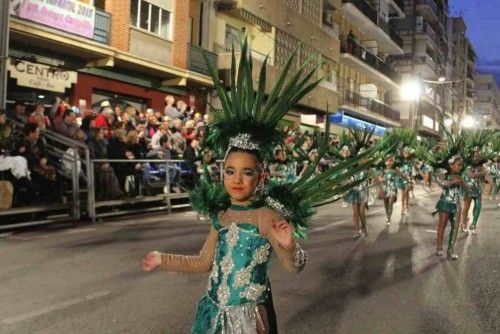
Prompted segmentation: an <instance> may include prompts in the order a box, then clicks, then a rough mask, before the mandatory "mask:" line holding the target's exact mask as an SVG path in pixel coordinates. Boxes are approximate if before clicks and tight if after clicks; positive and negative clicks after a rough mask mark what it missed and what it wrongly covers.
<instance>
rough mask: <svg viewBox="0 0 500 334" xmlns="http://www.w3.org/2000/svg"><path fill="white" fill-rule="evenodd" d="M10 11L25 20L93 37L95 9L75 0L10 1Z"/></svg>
mask: <svg viewBox="0 0 500 334" xmlns="http://www.w3.org/2000/svg"><path fill="white" fill-rule="evenodd" d="M10 11H11V14H13V15H15V16H19V17H21V18H23V19H26V20H30V21H34V22H37V23H41V24H44V25H46V26H49V27H53V28H56V29H59V30H64V31H67V32H70V33H73V34H76V35H80V36H84V37H88V38H92V37H94V21H95V8H94V7H93V6H90V5H88V4H85V3H83V2H80V1H77V0H11V7H10Z"/></svg>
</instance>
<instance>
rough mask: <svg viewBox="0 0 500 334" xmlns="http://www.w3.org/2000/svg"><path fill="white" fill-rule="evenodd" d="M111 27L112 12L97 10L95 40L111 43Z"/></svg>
mask: <svg viewBox="0 0 500 334" xmlns="http://www.w3.org/2000/svg"><path fill="white" fill-rule="evenodd" d="M110 29H111V14H110V13H107V12H103V11H102V10H99V9H96V10H95V21H94V37H93V38H92V39H93V40H94V41H96V42H99V43H103V44H109V36H110V35H111V33H110Z"/></svg>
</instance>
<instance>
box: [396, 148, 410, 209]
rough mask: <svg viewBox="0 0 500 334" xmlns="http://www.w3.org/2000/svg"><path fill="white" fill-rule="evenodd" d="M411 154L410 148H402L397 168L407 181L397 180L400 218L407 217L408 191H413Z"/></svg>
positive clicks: (408, 205)
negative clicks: (399, 193)
mask: <svg viewBox="0 0 500 334" xmlns="http://www.w3.org/2000/svg"><path fill="white" fill-rule="evenodd" d="M411 155H412V152H411V149H410V147H408V146H405V147H404V148H403V154H402V161H401V163H400V166H399V170H400V171H401V173H403V174H404V175H405V176H406V177H407V179H409V180H410V181H409V182H408V181H407V180H406V179H403V178H398V179H397V182H396V185H397V187H398V189H400V190H401V217H403V216H408V215H409V207H410V204H409V201H410V191H411V190H412V189H413V180H412V172H413V159H412V157H411Z"/></svg>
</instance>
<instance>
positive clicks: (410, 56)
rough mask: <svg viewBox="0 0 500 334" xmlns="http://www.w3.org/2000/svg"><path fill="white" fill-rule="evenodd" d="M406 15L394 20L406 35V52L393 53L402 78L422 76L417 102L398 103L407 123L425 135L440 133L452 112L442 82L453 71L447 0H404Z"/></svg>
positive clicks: (415, 78) (402, 117)
mask: <svg viewBox="0 0 500 334" xmlns="http://www.w3.org/2000/svg"><path fill="white" fill-rule="evenodd" d="M404 7H405V18H404V19H402V20H398V21H395V22H394V28H395V29H396V30H397V31H398V33H399V35H400V36H401V37H402V38H403V43H404V47H403V49H404V54H403V55H401V56H395V57H392V64H393V65H394V66H395V67H396V69H397V71H398V73H400V74H401V76H402V80H403V81H411V80H419V81H420V82H422V83H423V87H422V89H421V90H422V95H421V97H420V99H419V102H418V103H417V104H414V103H411V102H408V101H404V100H402V99H399V100H398V101H397V103H396V106H397V107H398V109H399V110H400V112H401V119H402V120H401V123H402V124H403V125H404V126H408V127H413V128H416V129H418V131H419V133H420V134H421V135H424V136H434V137H440V124H439V121H440V119H441V118H444V117H446V116H451V105H450V104H449V102H448V101H449V100H450V98H451V96H450V94H451V91H450V89H449V87H448V89H447V87H446V85H442V84H439V78H445V79H448V78H446V76H447V74H449V73H450V70H451V68H450V65H449V64H450V59H449V56H450V52H449V45H450V41H449V36H448V1H447V0H405V1H404Z"/></svg>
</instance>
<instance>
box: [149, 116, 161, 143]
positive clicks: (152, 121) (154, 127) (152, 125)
mask: <svg viewBox="0 0 500 334" xmlns="http://www.w3.org/2000/svg"><path fill="white" fill-rule="evenodd" d="M159 126H160V125H159V124H158V118H156V116H155V115H149V116H148V124H147V126H146V135H147V137H148V138H152V137H153V135H154V134H155V133H156V131H158V127H159Z"/></svg>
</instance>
